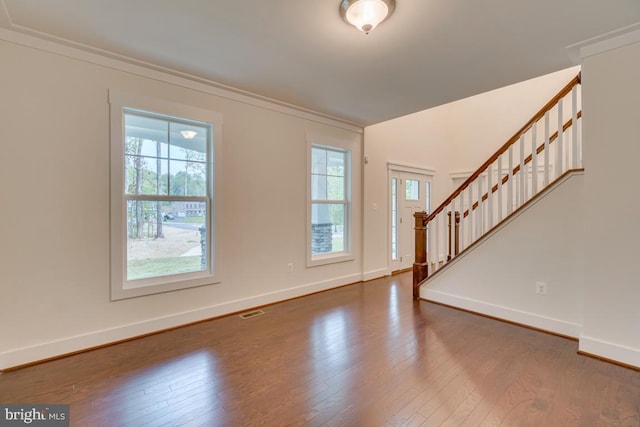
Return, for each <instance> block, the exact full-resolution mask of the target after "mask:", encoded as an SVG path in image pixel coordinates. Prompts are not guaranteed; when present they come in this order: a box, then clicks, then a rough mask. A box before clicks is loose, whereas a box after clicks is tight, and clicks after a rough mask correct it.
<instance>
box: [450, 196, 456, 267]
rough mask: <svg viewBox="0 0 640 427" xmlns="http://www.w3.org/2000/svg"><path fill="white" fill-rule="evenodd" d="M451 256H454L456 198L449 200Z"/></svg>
mask: <svg viewBox="0 0 640 427" xmlns="http://www.w3.org/2000/svg"><path fill="white" fill-rule="evenodd" d="M450 232H451V240H450V242H451V257H452V258H453V257H455V256H456V199H453V200H452V201H451V231H450Z"/></svg>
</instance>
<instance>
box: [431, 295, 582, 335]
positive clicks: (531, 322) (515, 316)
mask: <svg viewBox="0 0 640 427" xmlns="http://www.w3.org/2000/svg"><path fill="white" fill-rule="evenodd" d="M420 297H421V298H422V299H424V300H427V301H431V302H437V303H440V304H446V305H450V306H452V307H457V308H462V309H465V310H469V311H472V312H474V313H478V314H483V315H485V316H491V317H495V318H498V319H502V320H507V321H509V322H514V323H518V324H521V325H524V326H530V327H533V328H537V329H542V330H544V331H548V332H552V333H554V334H559V335H564V336H567V337H571V338H579V337H580V333H581V332H582V325H579V324H577V323H571V322H567V321H564V320H559V319H553V318H550V317H545V316H540V315H538V314H535V313H528V312H525V311H520V310H515V309H512V308H509V307H504V306H500V305H495V304H490V303H487V302H484V301H477V300H473V299H469V298H464V297H460V296H457V295H451V294H448V293H446V292H442V291H435V290H432V289H425V290H424V291H422V292H420Z"/></svg>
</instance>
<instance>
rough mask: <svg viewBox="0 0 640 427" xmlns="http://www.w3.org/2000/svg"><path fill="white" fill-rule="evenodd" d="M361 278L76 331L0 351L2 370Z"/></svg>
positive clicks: (335, 280) (304, 286) (344, 283)
mask: <svg viewBox="0 0 640 427" xmlns="http://www.w3.org/2000/svg"><path fill="white" fill-rule="evenodd" d="M361 280H362V275H361V274H352V275H349V276H342V277H336V278H334V279H331V280H325V281H321V282H316V283H309V284H305V285H302V286H296V287H293V288H289V289H285V290H281V291H276V292H270V293H266V294H262V295H257V296H253V297H249V298H244V299H240V300H236V301H229V302H226V303H222V304H217V305H212V306H208V307H203V308H199V309H196V310H190V311H185V312H181V313H174V314H170V315H167V316H162V317H157V318H153V319H148V320H144V321H141V322H135V323H129V324H126V325H121V326H116V327H113V328H108V329H102V330H98V331H92V332H89V333H86V334H80V335H74V336H70V337H66V338H62V339H58V340H54V341H48V342H43V343H39V344H36V345H31V346H28V347H22V348H16V349H11V350H7V351H3V352H0V370H4V369H8V368H11V367H15V366H20V365H25V364H28V363H32V362H36V361H39V360H45V359H49V358H52V357H56V356H61V355H64V354H69V353H73V352H77V351H81V350H85V349H90V348H94V347H98V346H101V345H105V344H109V343H113V342H117V341H121V340H126V339H129V338H133V337H137V336H141V335H145V334H149V333H153V332H157V331H162V330H164V329H169V328H174V327H177V326H182V325H186V324H189V323H193V322H198V321H200V320H206V319H211V318H214V317H219V316H224V315H225V314H230V313H235V312H239V311H243V310H247V309H250V308H253V307H258V306H262V305H266V304H272V303H276V302H279V301H285V300H288V299H291V298H296V297H301V296H304V295H309V294H312V293H314V292H320V291H325V290H328V289H332V288H335V287H338V286H342V285H346V284H349V283H355V282H360V281H361Z"/></svg>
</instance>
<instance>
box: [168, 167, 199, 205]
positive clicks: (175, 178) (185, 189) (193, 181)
mask: <svg viewBox="0 0 640 427" xmlns="http://www.w3.org/2000/svg"><path fill="white" fill-rule="evenodd" d="M169 168H170V176H169V182H170V187H171V188H170V189H169V195H171V196H199V197H204V196H206V195H207V168H206V164H204V163H199V162H198V163H195V162H185V161H182V160H171V161H170V163H169Z"/></svg>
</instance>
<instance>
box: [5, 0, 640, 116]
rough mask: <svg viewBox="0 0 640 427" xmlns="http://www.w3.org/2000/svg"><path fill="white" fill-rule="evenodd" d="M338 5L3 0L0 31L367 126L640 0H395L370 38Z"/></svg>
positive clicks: (543, 66)
mask: <svg viewBox="0 0 640 427" xmlns="http://www.w3.org/2000/svg"><path fill="white" fill-rule="evenodd" d="M339 3H340V0H228V1H222V0H181V1H176V0H57V1H55V2H54V1H51V0H0V27H6V28H10V29H13V30H16V31H21V32H26V33H29V34H33V35H38V36H41V37H45V38H55V39H58V40H61V41H63V42H64V43H70V44H74V45H76V44H79V45H82V48H84V49H89V50H95V49H100V50H105V51H108V52H111V53H115V54H119V55H124V56H127V57H130V58H133V59H135V60H141V61H146V62H149V63H152V64H156V65H160V66H164V67H168V68H171V69H174V70H177V71H180V72H185V73H188V74H191V75H194V76H197V77H201V78H206V79H209V80H212V81H215V82H217V83H220V84H222V85H227V86H231V87H234V88H237V89H241V90H244V91H248V92H251V93H254V94H258V95H261V96H265V97H269V98H273V99H275V100H278V101H281V102H286V103H289V104H293V105H296V106H300V107H304V108H307V109H311V110H314V111H317V112H320V113H322V114H325V115H329V116H333V117H337V118H340V119H342V120H345V121H349V122H352V123H356V124H361V125H369V124H373V123H377V122H381V121H384V120H388V119H392V118H396V117H399V116H402V115H405V114H408V113H412V112H416V111H420V110H424V109H426V108H429V107H433V106H436V105H440V104H443V103H446V102H449V101H453V100H456V99H460V98H464V97H467V96H471V95H475V94H478V93H481V92H485V91H487V90H491V89H495V88H498V87H502V86H505V85H508V84H512V83H516V82H519V81H522V80H526V79H529V78H532V77H537V76H540V75H543V74H547V73H550V72H553V71H558V70H561V69H564V68H567V67H570V66H572V65H574V64H572V63H571V61H570V59H569V56H568V54H567V51H566V49H565V48H566V46H568V45H571V44H573V43H577V42H580V41H583V40H585V39H588V38H591V37H595V36H598V35H601V34H604V33H606V32H609V31H612V30H615V29H618V28H621V27H624V26H628V25H631V24H634V23H636V22H638V21H640V1H639V0H482V1H480V0H466V1H465V0H397V6H396V10H395V13H394V15H393V16H392V17H391V18H390V19H389V20H387V21H385V22H384V23H382V24H381V25H380V26H379V27H378V28H377V29H375V30H374V31H373V32H371V33H370V34H369V35H365V34H364V33H361V32H359V31H357V30H356V29H355V28H353V27H351V26H348V25H347V24H346V23H345V22H344V21H342V19H341V18H340V15H339V12H338V6H339Z"/></svg>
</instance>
